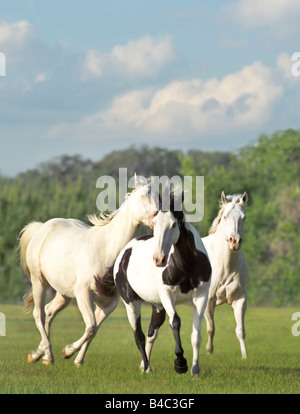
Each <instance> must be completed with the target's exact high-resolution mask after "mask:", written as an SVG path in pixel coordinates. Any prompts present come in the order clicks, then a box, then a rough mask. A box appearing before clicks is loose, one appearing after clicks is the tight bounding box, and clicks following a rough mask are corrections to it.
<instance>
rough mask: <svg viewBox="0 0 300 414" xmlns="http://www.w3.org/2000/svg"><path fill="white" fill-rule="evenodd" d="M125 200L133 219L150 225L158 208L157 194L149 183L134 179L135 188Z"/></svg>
mask: <svg viewBox="0 0 300 414" xmlns="http://www.w3.org/2000/svg"><path fill="white" fill-rule="evenodd" d="M127 200H128V205H130V210H131V215H132V217H133V219H134V220H135V221H136V222H138V223H143V224H145V225H146V226H149V225H150V227H152V218H153V216H154V215H155V214H156V212H157V211H158V210H159V195H158V193H157V191H156V190H155V189H154V188H153V186H152V185H151V183H148V182H147V181H146V180H144V181H142V182H141V181H135V188H134V190H133V191H132V192H131V193H130V195H129V197H128V198H127Z"/></svg>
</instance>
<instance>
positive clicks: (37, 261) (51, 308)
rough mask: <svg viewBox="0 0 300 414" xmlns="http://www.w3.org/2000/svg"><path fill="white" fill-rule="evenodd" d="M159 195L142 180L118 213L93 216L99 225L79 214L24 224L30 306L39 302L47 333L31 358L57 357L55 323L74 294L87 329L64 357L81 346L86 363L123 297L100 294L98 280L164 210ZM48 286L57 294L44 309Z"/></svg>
mask: <svg viewBox="0 0 300 414" xmlns="http://www.w3.org/2000/svg"><path fill="white" fill-rule="evenodd" d="M152 191H153V190H152ZM153 195H154V192H151V187H150V185H148V184H146V185H145V184H144V185H141V184H136V188H135V189H134V190H133V191H132V192H131V194H130V195H129V196H127V198H126V200H125V202H124V203H123V204H122V206H121V207H120V208H119V209H118V210H116V211H115V212H114V213H112V215H110V216H109V217H106V218H105V217H99V218H98V217H96V216H89V220H90V222H91V223H92V224H93V226H88V225H87V224H85V223H83V222H81V221H79V220H75V219H63V218H55V219H51V220H49V221H47V222H45V223H39V222H33V223H30V224H28V225H27V226H25V227H24V228H23V230H22V231H21V233H20V238H19V247H20V253H21V265H22V267H23V269H24V271H25V273H26V274H27V275H28V276H29V277H30V278H31V283H32V293H31V295H29V296H28V298H27V301H26V305H27V306H28V305H30V302H33V301H34V310H33V316H34V319H35V323H36V326H37V328H38V330H39V332H40V334H41V338H42V339H41V342H40V344H39V346H38V348H37V350H36V351H33V352H31V353H30V354H29V355H28V362H29V363H32V362H35V361H37V360H38V359H39V358H40V357H41V356H43V363H44V364H46V365H48V364H52V363H53V362H54V357H53V354H52V351H51V344H50V340H49V330H50V324H51V322H52V320H53V318H54V316H55V315H56V314H57V313H58V312H59V311H60V310H62V309H63V308H64V307H66V306H67V305H68V303H69V302H70V300H71V298H76V300H77V305H78V307H79V310H80V312H81V314H82V317H83V320H84V323H85V332H84V334H83V336H82V337H81V338H80V339H79V340H77V341H76V342H73V343H72V344H71V345H67V346H66V347H65V348H64V350H63V356H64V358H69V357H70V356H72V355H73V354H74V353H75V352H77V351H79V353H78V355H77V357H76V359H75V361H74V363H75V365H77V366H80V365H82V363H83V359H84V355H85V353H86V350H87V347H88V345H89V343H90V342H91V340H92V338H93V337H94V336H95V334H96V332H97V330H98V328H99V327H100V325H101V323H102V322H103V321H104V320H105V319H106V318H107V316H108V315H109V314H110V313H111V312H112V311H113V310H114V309H115V308H116V306H117V304H118V300H119V299H118V298H117V297H115V298H113V300H107V297H102V296H101V295H98V294H97V284H98V283H99V281H100V280H101V277H102V276H103V275H104V274H105V273H106V270H107V268H108V267H110V266H112V265H113V263H114V262H115V260H116V257H117V255H118V253H119V252H120V251H121V249H122V248H123V247H124V246H125V244H126V243H127V242H128V241H129V240H131V239H132V238H133V237H134V236H135V235H136V234H137V231H138V229H139V227H140V226H141V224H145V225H149V220H151V219H152V217H153V215H154V214H155V212H156V211H157V209H158V206H157V205H156V203H155V201H157V200H155V197H154V196H153ZM48 285H50V286H51V287H52V288H53V289H54V290H55V291H56V292H57V293H56V296H55V298H54V299H53V300H52V301H51V302H50V303H49V304H47V305H46V307H45V308H44V304H45V295H46V290H47V287H48ZM94 303H95V304H96V310H94Z"/></svg>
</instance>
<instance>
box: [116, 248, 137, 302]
mask: <svg viewBox="0 0 300 414" xmlns="http://www.w3.org/2000/svg"><path fill="white" fill-rule="evenodd" d="M131 253H132V248H129V249H127V250H125V252H124V254H123V256H122V259H121V261H120V264H119V269H118V272H117V274H116V286H117V289H118V291H119V293H120V296H121V297H122V299H124V301H125V302H126V303H127V304H128V303H130V302H133V301H134V300H141V298H140V297H139V296H138V295H137V294H136V293H135V291H134V290H133V289H132V287H131V286H130V284H129V282H128V278H127V268H128V264H129V260H130V256H131Z"/></svg>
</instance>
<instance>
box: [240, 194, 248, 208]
mask: <svg viewBox="0 0 300 414" xmlns="http://www.w3.org/2000/svg"><path fill="white" fill-rule="evenodd" d="M247 203H248V194H247V191H245V192H244V194H243V196H242V203H241V204H242V205H244V204H247Z"/></svg>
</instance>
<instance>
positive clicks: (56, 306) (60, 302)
mask: <svg viewBox="0 0 300 414" xmlns="http://www.w3.org/2000/svg"><path fill="white" fill-rule="evenodd" d="M70 301H71V299H70V298H67V297H66V296H63V295H61V294H60V293H59V292H56V295H55V297H54V299H53V300H52V301H51V302H49V303H48V304H47V305H46V306H45V314H46V318H45V330H46V333H47V335H48V337H49V333H50V325H51V323H52V321H53V319H54V317H55V316H56V315H57V314H58V312H60V311H61V310H63V309H64V308H65V307H66V306H67V305H68V304H69V303H70Z"/></svg>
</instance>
